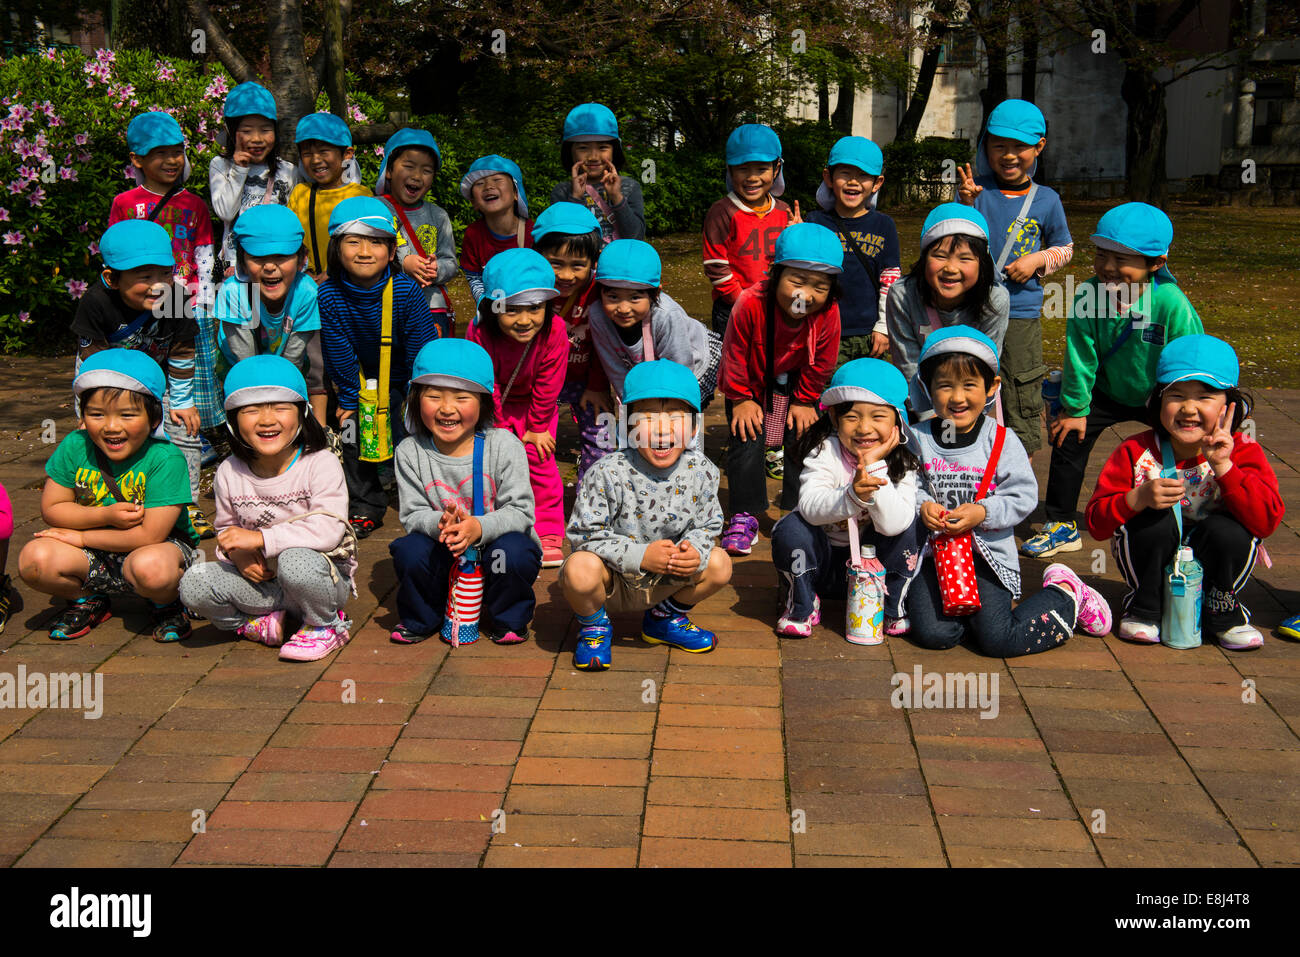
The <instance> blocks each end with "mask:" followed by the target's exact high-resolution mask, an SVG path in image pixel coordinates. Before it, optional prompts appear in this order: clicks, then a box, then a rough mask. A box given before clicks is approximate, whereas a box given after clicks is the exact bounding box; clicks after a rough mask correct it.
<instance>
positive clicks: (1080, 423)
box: [1047, 412, 1088, 448]
mask: <svg viewBox="0 0 1300 957" xmlns="http://www.w3.org/2000/svg"><path fill="white" fill-rule="evenodd" d="M1087 431H1088V417H1087V416H1086V415H1080V416H1072V415H1066V414H1065V413H1064V412H1062V413H1060V414H1059V415H1057V417H1056V418H1054V419H1053V420H1052V424H1051V425H1049V426H1048V427H1047V435H1048V437H1049V438H1050V439H1051V440H1052V444H1053V445H1055V446H1056V447H1057V448H1060V447H1061V444H1062V443H1063V442H1064V441H1065V437H1066V436H1067V435H1069V434H1070V433H1071V432H1073V433H1075V434H1076V435H1077V436H1078V437H1079V441H1080V442H1082V441H1083V437H1084V435H1085V434H1087Z"/></svg>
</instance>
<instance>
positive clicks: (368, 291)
mask: <svg viewBox="0 0 1300 957" xmlns="http://www.w3.org/2000/svg"><path fill="white" fill-rule="evenodd" d="M329 236H330V242H329V252H328V259H327V262H328V264H329V278H328V279H326V280H325V281H324V282H322V283H321V285H320V288H319V290H317V302H318V304H319V307H320V319H321V351H322V352H323V353H324V357H325V373H326V375H328V376H329V379H330V381H331V382H332V383H334V391H335V392H336V393H337V395H338V411H337V413H336V414H337V417H338V422H339V427H340V431H341V433H342V438H343V471H344V474H345V475H346V476H347V480H348V499H349V504H348V517H349V519H350V520H351V522H352V527H353V528H354V529H355V530H356V533H357V537H358V538H365V537H366V536H368V535H369V534H370V533H371V532H373V531H374V530H375V529H376V528H378V527H379V526H380V525H382V524H383V523H384V512H386V511H387V510H388V495H387V493H386V492H385V491H384V486H383V484H382V483H381V482H380V480H379V463H380V462H385V461H388V460H389V459H391V458H392V455H393V448H394V447H395V446H396V444H397V443H398V442H400V441H401V440H402V436H403V435H404V433H403V431H402V420H401V417H400V416H397V415H394V414H392V411H391V410H394V409H398V408H400V407H401V404H402V402H403V400H404V399H405V398H406V388H407V383H408V382H410V381H411V366H412V365H413V364H414V362H415V356H416V355H417V354H418V353H419V351H420V349H421V348H423V346H424V344H425V343H427V342H429V341H431V340H433V339H436V338H437V337H438V326H437V324H436V323H434V321H433V316H432V314H431V313H430V312H429V305H428V301H427V300H426V299H425V298H424V293H422V292H421V291H420V287H419V286H418V285H417V284H416V282H415V280H414V279H411V278H410V277H409V276H404V275H401V274H399V273H395V272H394V271H393V269H392V266H391V264H392V261H393V256H394V254H395V251H396V248H397V230H396V229H395V228H394V227H393V214H392V211H391V210H390V209H389V208H388V207H387V206H385V205H384V204H383V202H381V201H380V200H378V199H375V198H374V197H373V196H354V197H352V198H351V199H345V200H344V201H343V202H341V203H339V204H338V205H337V206H335V207H334V212H333V213H331V214H330V221H329ZM363 389H364V395H363V392H362V390H363ZM363 400H364V401H363ZM349 419H351V420H353V421H352V423H351V425H345V424H344V423H346V422H348V420H349Z"/></svg>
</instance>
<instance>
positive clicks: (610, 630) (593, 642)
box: [573, 615, 614, 671]
mask: <svg viewBox="0 0 1300 957" xmlns="http://www.w3.org/2000/svg"><path fill="white" fill-rule="evenodd" d="M613 642H614V626H613V625H612V624H610V621H609V616H608V615H606V616H605V617H604V618H603V619H602V620H601V621H598V622H596V623H595V624H594V625H583V626H582V627H581V628H579V629H578V647H577V648H575V649H573V667H575V668H577V669H578V670H579V671H604V670H605V669H606V668H608V667H609V663H610V646H611V645H612V644H613Z"/></svg>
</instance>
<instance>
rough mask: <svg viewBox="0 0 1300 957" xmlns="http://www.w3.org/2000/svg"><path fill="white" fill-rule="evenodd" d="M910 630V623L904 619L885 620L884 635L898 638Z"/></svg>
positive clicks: (887, 618)
mask: <svg viewBox="0 0 1300 957" xmlns="http://www.w3.org/2000/svg"><path fill="white" fill-rule="evenodd" d="M911 630H912V623H911V622H910V621H908V620H907V619H906V618H889V617H886V618H885V634H887V635H889V636H890V637H892V638H900V637H902V636H903V635H905V634H907V633H908V632H909V631H911Z"/></svg>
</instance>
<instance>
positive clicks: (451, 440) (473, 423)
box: [419, 385, 486, 455]
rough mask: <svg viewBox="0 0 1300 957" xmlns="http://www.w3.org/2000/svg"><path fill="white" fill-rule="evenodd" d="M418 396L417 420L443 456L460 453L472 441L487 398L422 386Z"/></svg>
mask: <svg viewBox="0 0 1300 957" xmlns="http://www.w3.org/2000/svg"><path fill="white" fill-rule="evenodd" d="M419 388H420V389H422V390H423V391H422V392H421V393H420V421H421V422H423V423H424V427H425V428H426V429H428V430H429V433H430V434H431V435H432V436H433V442H434V445H436V446H437V447H438V451H440V452H442V453H443V454H444V455H452V454H457V453H459V451H460V449H461V446H462V445H463V444H464V443H465V442H467V441H469V440H470V439H472V438H473V436H474V429H475V428H476V427H477V426H478V419H479V415H480V412H481V410H482V403H483V402H484V401H485V399H486V397H485V396H484V395H482V394H481V393H478V392H470V391H468V390H466V389H456V388H452V387H450V386H437V385H423V386H420V387H419Z"/></svg>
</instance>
